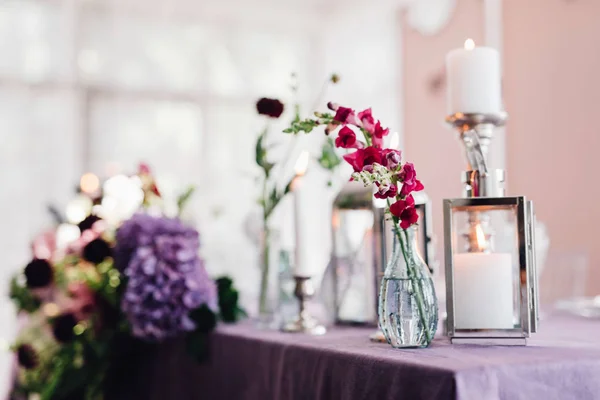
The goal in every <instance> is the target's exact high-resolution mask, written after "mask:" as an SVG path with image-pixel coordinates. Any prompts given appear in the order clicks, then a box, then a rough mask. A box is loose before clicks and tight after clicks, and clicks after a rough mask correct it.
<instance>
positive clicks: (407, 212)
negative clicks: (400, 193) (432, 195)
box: [390, 195, 419, 229]
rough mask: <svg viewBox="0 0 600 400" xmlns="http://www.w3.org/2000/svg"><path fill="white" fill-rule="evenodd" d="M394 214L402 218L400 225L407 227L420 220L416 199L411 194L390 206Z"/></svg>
mask: <svg viewBox="0 0 600 400" xmlns="http://www.w3.org/2000/svg"><path fill="white" fill-rule="evenodd" d="M390 212H391V213H392V215H394V216H395V217H397V218H398V219H400V227H401V228H402V229H407V228H409V227H410V226H411V225H414V224H416V223H417V221H418V220H419V214H418V213H417V210H416V209H415V199H414V198H413V197H412V196H411V195H409V196H408V197H406V199H404V200H398V201H396V202H395V203H394V204H392V205H391V206H390Z"/></svg>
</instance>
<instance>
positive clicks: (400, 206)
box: [390, 196, 415, 218]
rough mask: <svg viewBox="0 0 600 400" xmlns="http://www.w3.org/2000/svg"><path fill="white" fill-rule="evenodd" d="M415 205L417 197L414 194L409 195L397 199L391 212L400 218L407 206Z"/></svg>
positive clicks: (391, 207)
mask: <svg viewBox="0 0 600 400" xmlns="http://www.w3.org/2000/svg"><path fill="white" fill-rule="evenodd" d="M414 206H415V199H414V198H413V197H412V196H408V197H407V198H406V199H404V200H397V201H396V202H395V203H394V204H392V205H391V206H390V212H391V213H392V215H393V216H395V217H398V218H400V215H401V214H402V212H403V211H404V210H406V209H407V208H411V207H414Z"/></svg>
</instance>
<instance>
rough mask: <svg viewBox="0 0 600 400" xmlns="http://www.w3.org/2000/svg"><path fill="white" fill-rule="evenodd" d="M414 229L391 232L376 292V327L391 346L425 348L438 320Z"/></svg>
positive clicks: (427, 274)
mask: <svg viewBox="0 0 600 400" xmlns="http://www.w3.org/2000/svg"><path fill="white" fill-rule="evenodd" d="M415 232H416V228H415V227H411V228H409V229H407V230H403V229H400V230H399V231H398V232H397V233H395V234H394V245H393V252H392V256H391V258H390V261H389V262H388V265H387V267H386V269H385V273H384V276H383V280H382V282H381V291H380V293H379V326H380V328H381V330H382V331H383V334H384V335H385V338H386V339H387V342H388V343H389V344H390V345H392V347H397V348H415V347H427V346H429V344H430V343H431V341H432V340H433V336H434V334H435V331H436V329H437V323H438V302H437V297H436V294H435V289H434V285H433V280H432V278H431V273H430V272H429V268H428V267H427V264H425V261H423V259H422V258H421V255H420V254H419V251H418V246H417V239H416V233H415Z"/></svg>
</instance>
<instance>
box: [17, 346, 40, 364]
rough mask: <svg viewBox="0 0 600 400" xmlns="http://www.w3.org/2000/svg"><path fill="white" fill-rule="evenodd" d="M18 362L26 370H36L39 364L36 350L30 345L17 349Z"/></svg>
mask: <svg viewBox="0 0 600 400" xmlns="http://www.w3.org/2000/svg"><path fill="white" fill-rule="evenodd" d="M17 360H18V361H19V365H20V366H21V367H23V368H25V369H34V368H35V367H37V366H38V363H39V360H38V356H37V353H36V351H35V349H34V348H33V346H31V345H29V344H22V345H20V346H19V347H17Z"/></svg>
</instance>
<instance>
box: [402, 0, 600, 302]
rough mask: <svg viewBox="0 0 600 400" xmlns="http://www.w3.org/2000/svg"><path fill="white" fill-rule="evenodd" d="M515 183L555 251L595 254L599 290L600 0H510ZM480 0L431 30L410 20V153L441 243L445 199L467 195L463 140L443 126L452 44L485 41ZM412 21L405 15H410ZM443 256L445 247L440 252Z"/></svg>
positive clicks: (507, 75)
mask: <svg viewBox="0 0 600 400" xmlns="http://www.w3.org/2000/svg"><path fill="white" fill-rule="evenodd" d="M503 6H504V10H503V30H504V33H503V42H504V82H503V85H504V97H505V102H506V109H507V111H508V112H509V114H510V121H509V124H508V129H507V169H508V191H509V194H513V195H527V196H528V197H529V198H531V199H533V200H534V201H535V204H536V208H537V214H538V217H539V219H540V220H541V221H543V222H544V223H545V224H546V226H547V227H548V230H549V234H550V239H551V253H550V254H551V255H552V253H555V254H556V253H557V252H559V253H560V252H585V253H587V254H588V256H589V258H588V262H589V268H590V272H589V279H588V288H587V289H588V292H589V293H590V294H595V293H600V243H598V237H599V236H600V234H599V233H598V232H599V226H600V205H599V199H600V185H597V184H596V182H598V180H599V179H598V178H599V177H598V176H597V175H596V174H597V173H598V172H599V171H600V168H598V163H599V162H600V153H599V149H600V127H598V126H599V123H598V122H597V121H595V117H596V116H598V115H600V24H599V23H598V17H599V16H600V1H585V0H570V1H567V0H551V1H549V0H528V1H526V2H525V1H517V0H507V1H504V2H503ZM483 18H484V13H483V1H481V0H459V1H458V6H457V9H456V10H455V13H454V15H453V16H452V20H451V21H450V23H449V25H448V26H447V27H446V28H444V29H443V30H442V31H441V32H440V33H438V34H437V35H435V36H432V37H426V36H422V35H421V34H419V33H418V32H415V31H413V30H411V29H410V28H409V27H407V26H404V27H403V49H402V51H403V54H404V58H403V59H404V60H405V64H404V65H405V67H404V89H405V112H404V115H405V153H406V158H407V159H409V160H412V161H414V162H415V165H416V166H417V170H418V172H419V174H420V176H421V178H422V180H423V181H424V183H425V185H426V191H427V193H428V194H429V195H430V196H431V198H432V200H433V205H434V216H433V217H434V224H435V230H436V234H437V237H438V246H437V247H438V249H439V251H440V252H441V249H442V235H441V232H442V213H441V201H442V199H443V198H445V197H454V196H458V195H460V189H461V186H460V181H459V171H461V170H462V169H463V168H464V162H463V155H462V149H461V147H460V145H459V143H458V141H457V138H456V137H455V135H453V132H451V131H450V130H449V129H448V128H446V127H445V126H444V125H443V122H442V121H443V118H444V116H445V84H444V83H443V82H442V83H441V85H438V86H437V90H435V89H433V87H434V86H435V85H433V86H432V82H434V81H436V77H437V76H439V74H443V72H444V59H445V55H446V53H447V52H448V50H450V49H452V48H455V47H458V46H461V45H462V43H463V42H464V40H465V38H466V37H473V38H474V39H475V41H476V42H478V43H482V39H483V32H484V25H483V24H484V20H483ZM404 25H406V24H404ZM439 258H440V260H441V259H443V254H442V253H440V257H439Z"/></svg>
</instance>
